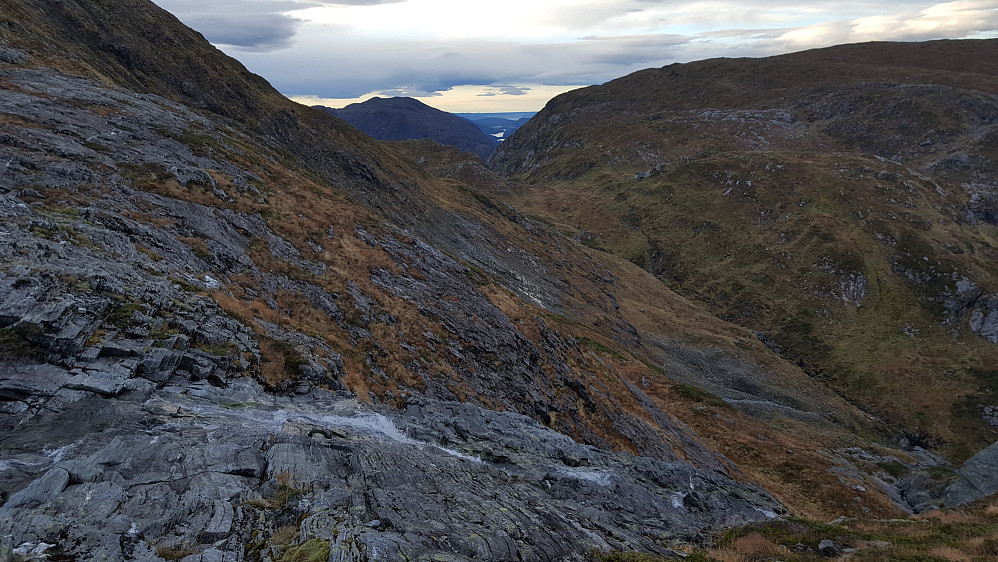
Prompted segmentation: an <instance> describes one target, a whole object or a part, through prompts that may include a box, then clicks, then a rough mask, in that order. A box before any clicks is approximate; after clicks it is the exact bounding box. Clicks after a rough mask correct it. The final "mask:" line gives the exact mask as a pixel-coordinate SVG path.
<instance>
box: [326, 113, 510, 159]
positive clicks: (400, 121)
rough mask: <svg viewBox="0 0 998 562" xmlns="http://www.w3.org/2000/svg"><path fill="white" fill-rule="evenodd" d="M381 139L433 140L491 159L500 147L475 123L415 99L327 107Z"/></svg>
mask: <svg viewBox="0 0 998 562" xmlns="http://www.w3.org/2000/svg"><path fill="white" fill-rule="evenodd" d="M323 109H325V110H326V111H328V112H329V113H331V114H333V115H335V116H336V117H339V118H340V119H343V120H344V121H346V122H347V123H350V124H351V125H353V126H354V127H357V128H358V129H360V130H361V131H363V132H364V133H367V134H368V135H371V136H372V137H374V138H376V139H378V140H387V141H402V140H416V139H430V140H433V141H436V142H439V143H440V144H444V145H450V146H455V147H457V148H458V149H459V150H463V151H465V152H470V153H472V154H475V155H477V156H478V157H479V158H481V159H482V160H488V158H489V156H490V155H491V154H492V152H493V151H494V150H495V147H496V145H497V144H498V143H497V142H496V141H495V139H493V138H492V137H489V136H488V135H486V134H485V133H483V132H482V130H481V129H479V128H478V126H477V125H475V124H474V123H472V122H470V121H468V120H466V119H462V118H460V117H458V116H456V115H453V114H451V113H447V112H445V111H440V110H439V109H435V108H432V107H430V106H428V105H426V104H424V103H422V102H420V101H419V100H415V99H412V98H372V99H369V100H367V101H365V102H363V103H354V104H350V105H348V106H346V107H344V108H342V109H332V108H323Z"/></svg>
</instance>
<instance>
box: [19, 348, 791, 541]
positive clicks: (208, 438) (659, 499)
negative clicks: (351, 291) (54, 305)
mask: <svg viewBox="0 0 998 562" xmlns="http://www.w3.org/2000/svg"><path fill="white" fill-rule="evenodd" d="M0 373H2V374H0V384H3V385H4V388H5V391H6V392H7V393H9V392H11V390H12V389H16V390H17V391H18V395H19V396H20V398H19V399H18V400H16V401H14V400H9V399H8V400H7V401H6V402H5V403H4V405H5V406H6V408H5V413H3V414H2V415H0V420H2V421H0V423H3V425H4V433H5V434H6V435H8V437H7V438H5V440H4V442H3V444H2V449H0V454H2V458H3V459H4V461H3V462H2V463H0V491H2V493H3V498H4V500H5V501H4V503H3V505H2V506H0V526H2V533H0V534H2V536H3V537H4V538H3V539H0V552H2V553H5V555H9V554H10V553H11V552H13V551H14V550H15V549H17V548H23V546H24V545H26V544H41V543H46V544H50V545H52V546H51V547H50V548H49V549H48V550H47V551H46V553H48V554H60V555H63V556H69V557H82V558H87V559H95V558H103V559H109V560H125V559H128V560H132V559H134V560H143V559H156V553H157V549H159V551H158V552H159V554H160V555H162V554H164V553H165V552H167V551H170V552H175V551H181V550H184V549H188V550H190V551H191V552H192V553H200V554H201V555H202V556H205V557H207V556H209V555H211V556H217V557H218V559H221V560H254V559H260V558H259V557H260V556H261V555H262V553H264V552H269V551H268V550H267V549H269V548H280V545H277V544H271V542H269V539H270V538H271V537H272V536H273V535H275V534H276V533H277V532H278V530H279V529H280V528H283V527H287V526H289V525H292V526H296V527H297V529H298V530H297V533H298V535H299V536H300V538H301V542H305V541H306V540H307V539H322V540H328V541H330V544H331V545H332V546H331V552H332V558H330V559H333V560H366V559H378V560H405V559H413V558H418V559H425V558H429V557H432V556H448V557H450V558H449V559H453V560H462V559H484V560H514V559H523V560H572V559H579V560H581V559H583V556H584V555H585V554H586V553H587V552H588V551H589V550H590V549H592V548H601V549H608V548H631V549H633V548H640V549H642V550H648V551H652V552H659V553H662V554H667V553H668V552H669V550H668V548H666V546H664V544H663V543H661V542H659V541H660V540H661V539H663V538H665V537H672V538H680V539H681V538H684V537H686V538H689V537H693V536H695V535H696V533H698V532H700V531H701V530H702V529H704V528H705V527H708V526H717V525H733V524H739V523H743V522H747V521H753V520H759V519H766V518H772V517H775V516H776V513H775V512H776V511H779V510H780V508H779V506H778V504H777V503H776V502H775V501H774V500H772V499H771V498H770V497H769V496H768V495H767V494H766V493H765V492H763V491H762V490H761V489H758V488H755V487H752V486H748V485H744V484H739V483H736V482H734V481H732V480H731V479H730V478H728V477H727V476H725V475H724V474H721V473H718V472H716V471H710V470H698V469H695V468H693V467H692V466H691V465H689V464H687V463H685V462H679V461H673V462H667V461H662V460H657V459H652V458H647V457H634V456H630V455H625V454H616V453H608V452H606V451H603V450H600V449H597V448H594V447H591V446H586V445H581V444H579V443H576V442H574V441H572V440H571V439H569V438H567V437H565V436H564V435H561V434H559V433H556V432H554V431H552V430H550V429H548V428H546V427H543V426H541V425H539V424H537V423H536V422H534V421H533V420H531V419H530V418H527V417H525V416H522V415H518V414H513V413H508V412H493V411H489V410H484V409H482V408H480V407H477V406H474V405H471V404H460V403H455V402H441V401H437V400H431V399H426V398H413V399H411V400H410V401H409V403H408V405H407V407H406V409H405V410H404V411H401V412H399V411H395V410H385V409H375V408H372V407H370V406H367V405H364V404H361V403H358V402H357V401H356V400H355V399H352V398H348V397H344V396H337V395H335V394H331V393H329V392H327V391H322V390H312V391H310V392H308V393H306V394H304V395H291V396H276V395H273V394H269V393H266V392H265V391H264V389H263V388H262V387H261V386H260V385H259V384H258V383H256V382H255V381H253V380H252V379H250V378H245V377H239V378H230V379H228V380H227V381H226V382H225V383H224V384H223V385H213V384H211V382H210V381H207V380H200V381H192V380H190V379H189V378H187V377H186V376H180V375H179V374H178V375H175V376H173V377H171V378H169V379H168V380H166V381H163V382H160V383H158V384H157V383H153V382H152V381H149V380H148V379H144V378H141V377H133V378H127V379H125V381H124V386H125V388H124V389H123V390H122V391H121V392H119V393H117V394H116V395H113V396H112V395H109V394H108V393H105V392H101V391H99V390H98V389H88V390H83V389H79V388H73V386H72V385H71V384H70V381H71V380H72V376H71V375H70V372H69V370H67V369H66V368H63V367H58V366H54V365H40V364H33V363H31V362H30V361H23V360H22V361H14V362H11V361H7V362H4V363H3V364H2V365H0ZM11 406H18V407H14V408H11ZM12 410H13V411H12ZM206 559H207V558H206Z"/></svg>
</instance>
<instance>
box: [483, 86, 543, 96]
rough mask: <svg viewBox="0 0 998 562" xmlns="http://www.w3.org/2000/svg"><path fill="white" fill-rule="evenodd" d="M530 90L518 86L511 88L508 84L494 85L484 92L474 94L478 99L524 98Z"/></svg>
mask: <svg viewBox="0 0 998 562" xmlns="http://www.w3.org/2000/svg"><path fill="white" fill-rule="evenodd" d="M530 90H531V88H523V87H520V86H512V85H509V84H502V85H494V86H489V87H488V88H486V89H485V91H484V92H482V93H480V94H476V95H477V96H478V97H494V96H525V95H527V92H529V91H530Z"/></svg>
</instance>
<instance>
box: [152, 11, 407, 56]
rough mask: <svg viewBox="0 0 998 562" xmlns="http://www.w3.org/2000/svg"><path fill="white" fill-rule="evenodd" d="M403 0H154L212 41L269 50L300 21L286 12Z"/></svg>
mask: <svg viewBox="0 0 998 562" xmlns="http://www.w3.org/2000/svg"><path fill="white" fill-rule="evenodd" d="M405 1H406V0H337V1H322V0H216V1H210V0H156V3H157V4H159V6H160V7H162V8H163V9H165V10H168V11H169V12H171V13H172V14H173V15H175V16H177V18H179V19H180V21H182V22H184V23H185V24H186V25H188V26H189V27H191V28H193V29H195V30H197V31H199V32H201V34H202V35H204V36H205V38H207V39H208V40H209V41H211V42H212V43H214V44H216V45H224V46H228V47H231V48H233V49H234V50H237V51H248V52H270V51H275V50H280V49H285V48H287V47H290V46H291V44H292V43H293V42H294V38H295V35H296V34H297V32H298V29H299V27H300V26H301V24H302V21H301V20H299V19H298V18H295V17H292V16H290V15H288V14H287V12H290V11H293V10H303V9H307V8H317V7H323V6H373V5H377V4H394V3H399V2H405Z"/></svg>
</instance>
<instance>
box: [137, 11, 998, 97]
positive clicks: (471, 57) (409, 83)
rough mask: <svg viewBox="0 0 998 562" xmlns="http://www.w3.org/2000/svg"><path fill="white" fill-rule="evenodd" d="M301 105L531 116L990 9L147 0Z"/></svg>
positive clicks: (928, 27) (960, 20) (996, 25)
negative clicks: (695, 65) (565, 98)
mask: <svg viewBox="0 0 998 562" xmlns="http://www.w3.org/2000/svg"><path fill="white" fill-rule="evenodd" d="M154 2H156V4H158V5H159V6H161V7H162V8H165V9H166V10H169V11H170V12H172V13H173V14H174V15H176V16H177V17H178V18H179V19H180V20H181V21H183V22H184V23H186V24H187V25H188V26H190V27H192V28H194V29H196V30H197V31H199V32H201V33H202V34H203V35H204V36H205V37H206V38H207V39H208V40H209V41H211V42H212V43H213V44H214V45H216V46H217V47H218V48H220V49H221V50H222V51H224V52H225V53H227V54H228V55H230V56H232V57H234V58H236V59H238V60H239V61H240V62H242V63H243V64H244V65H246V67H247V68H249V69H250V70H251V71H253V72H255V73H257V74H259V75H261V76H263V77H264V78H266V79H267V80H269V81H270V83H271V84H273V85H274V87H276V88H277V89H278V90H279V91H280V92H282V93H283V94H285V95H287V96H288V97H291V98H292V99H294V100H296V101H299V102H301V103H305V104H308V105H326V106H329V107H343V106H345V105H347V104H349V103H354V102H359V101H363V100H365V99H369V98H370V97H373V96H381V97H391V96H410V97H415V98H417V99H419V100H420V101H422V102H424V103H426V104H428V105H431V106H433V107H436V108H438V109H442V110H444V111H451V112H503V111H538V110H540V109H541V108H542V107H543V106H544V104H545V103H546V102H547V101H548V100H549V99H551V98H552V97H554V96H555V95H557V94H559V93H562V92H565V91H568V90H572V89H575V88H579V87H582V86H587V85H591V84H601V83H604V82H607V81H609V80H612V79H614V78H618V77H620V76H624V75H626V74H629V73H631V72H634V71H637V70H641V69H644V68H651V67H660V66H665V65H667V64H672V63H674V62H690V61H694V60H700V59H705V58H712V57H722V56H723V57H759V56H768V55H775V54H781V53H787V52H793V51H800V50H804V49H810V48H815V47H826V46H831V45H838V44H843V43H857V42H864V41H924V40H930V39H966V38H970V39H979V38H993V37H998V0H955V1H952V2H937V1H931V0H930V1H921V0H904V1H895V0H862V1H860V0H753V1H751V2H749V1H746V0H572V1H569V0H491V1H489V2H483V1H480V0H154Z"/></svg>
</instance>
